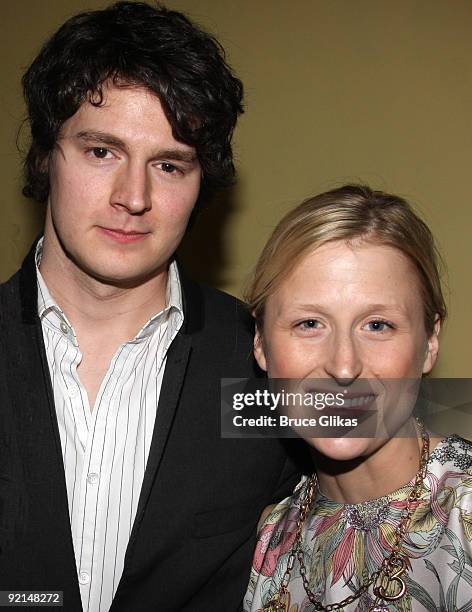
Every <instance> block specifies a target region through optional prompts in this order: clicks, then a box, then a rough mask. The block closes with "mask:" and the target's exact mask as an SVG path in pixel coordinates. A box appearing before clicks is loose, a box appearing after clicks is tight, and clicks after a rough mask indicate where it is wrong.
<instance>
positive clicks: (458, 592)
mask: <svg viewBox="0 0 472 612" xmlns="http://www.w3.org/2000/svg"><path fill="white" fill-rule="evenodd" d="M288 262H289V263H288ZM247 298H248V302H249V304H250V306H251V308H252V311H253V313H254V316H255V319H256V337H255V342H254V352H255V356H256V359H257V361H258V363H259V365H260V366H261V367H262V368H263V369H264V370H266V371H267V372H268V375H269V377H271V378H285V379H288V378H290V379H298V380H299V381H301V383H300V384H302V386H303V383H304V381H308V380H310V379H317V380H318V381H319V380H320V379H322V382H323V381H324V384H325V385H329V386H330V389H331V390H333V389H336V388H337V389H338V390H342V391H343V392H347V397H348V398H349V397H351V403H350V404H348V406H351V407H352V406H356V407H357V412H356V411H353V413H357V414H358V413H359V412H362V410H359V406H365V405H368V404H369V403H372V402H373V403H375V407H376V410H377V411H378V417H379V418H378V420H379V421H381V422H382V423H383V425H384V426H385V427H384V429H383V431H384V432H385V431H389V432H392V431H394V432H395V435H391V434H389V435H386V434H385V433H384V434H382V435H380V434H379V435H376V436H375V437H372V436H371V437H367V436H364V437H356V438H355V437H349V436H343V437H332V438H329V437H316V438H313V437H311V438H309V437H308V433H307V434H306V435H305V434H304V430H303V428H301V429H300V430H299V432H298V433H300V435H302V436H303V437H304V438H305V440H306V441H307V442H308V444H309V445H310V447H311V452H312V456H313V464H314V469H315V471H314V474H313V475H312V476H311V477H309V478H303V479H302V481H301V483H300V484H299V485H298V486H297V488H296V489H295V491H294V493H293V495H292V496H291V497H290V498H288V499H286V500H284V501H283V502H281V503H280V504H278V505H277V506H275V507H272V508H269V509H266V512H265V513H264V514H263V517H262V518H261V524H260V530H259V540H258V543H257V547H256V552H255V556H254V561H253V568H252V573H251V578H250V583H249V587H248V591H247V594H246V597H245V604H244V605H245V607H244V609H245V610H246V611H252V612H255V611H257V610H272V611H276V610H287V611H289V612H303V611H311V610H345V611H349V612H351V611H354V610H356V611H359V612H360V611H368V610H370V611H377V612H379V611H387V610H402V611H407V610H414V611H417V610H418V611H419V610H422V611H424V610H428V611H433V610H441V611H446V610H447V611H449V612H452V611H453V610H454V611H456V610H462V611H463V612H465V611H466V610H472V604H471V603H470V601H471V599H472V545H471V540H472V445H471V444H470V443H469V442H467V441H465V440H463V439H461V438H459V437H458V436H450V437H448V438H446V439H444V440H441V439H440V438H435V437H433V436H430V435H429V434H428V432H427V431H426V430H425V428H424V427H423V426H422V424H421V423H419V422H416V421H415V419H414V418H413V417H412V408H413V404H414V401H413V402H412V401H407V400H405V397H407V395H408V394H404V395H402V390H403V391H404V390H405V389H406V388H408V389H410V390H411V382H409V381H415V380H416V381H418V380H419V379H421V377H422V375H423V374H427V373H428V372H430V371H431V369H432V367H433V366H434V363H435V361H436V358H437V354H438V335H439V330H440V326H441V323H442V322H443V321H444V319H445V316H446V307H445V303H444V298H443V295H442V292H441V284H440V279H439V274H438V258H437V255H436V249H435V246H434V242H433V238H432V236H431V233H430V231H429V229H428V228H427V227H426V225H425V224H424V223H423V222H422V221H421V220H420V219H419V218H418V217H417V216H416V215H415V213H414V212H413V211H412V209H411V208H410V206H409V205H408V204H407V203H406V202H405V201H404V200H402V199H401V198H398V197H395V196H392V195H389V194H385V193H382V192H378V191H372V190H370V189H369V188H368V187H364V186H351V185H348V186H345V187H342V188H340V189H336V190H333V191H330V192H327V193H324V194H321V195H319V196H317V197H315V198H312V199H310V200H307V201H306V202H304V203H303V204H302V205H300V206H299V207H298V208H296V209H295V210H293V211H292V212H290V213H289V214H288V215H287V216H286V217H285V218H284V219H283V220H282V221H281V222H280V224H279V225H278V227H277V228H276V230H275V231H274V233H273V235H272V237H271V238H270V239H269V242H268V243H267V245H266V246H265V248H264V250H263V252H262V255H261V257H260V259H259V262H258V264H257V267H256V270H255V274H254V278H253V280H252V283H251V285H250V287H249V290H248V294H247ZM394 379H409V381H406V380H405V381H404V382H405V385H404V386H403V387H402V386H401V385H399V384H398V381H397V383H396V384H395V381H394ZM389 381H391V382H390V383H389ZM367 383H368V384H367ZM318 384H319V383H318ZM366 385H367V386H368V388H369V389H370V391H364V392H362V391H361V392H360V393H359V392H358V391H357V390H358V389H365V388H366ZM372 389H373V391H372ZM376 389H377V390H376ZM378 389H382V390H383V391H382V392H379V391H378ZM362 393H363V394H364V395H362ZM382 393H383V395H382ZM352 398H354V399H352ZM347 412H349V410H347ZM344 414H346V409H345V410H344ZM311 435H313V434H311ZM337 435H338V436H339V434H337Z"/></svg>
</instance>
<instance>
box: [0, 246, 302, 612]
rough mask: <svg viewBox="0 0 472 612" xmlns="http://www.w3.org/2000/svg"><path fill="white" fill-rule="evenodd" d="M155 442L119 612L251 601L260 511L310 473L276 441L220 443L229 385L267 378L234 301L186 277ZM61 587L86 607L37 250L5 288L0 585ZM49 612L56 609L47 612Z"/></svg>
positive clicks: (116, 604) (73, 606)
mask: <svg viewBox="0 0 472 612" xmlns="http://www.w3.org/2000/svg"><path fill="white" fill-rule="evenodd" d="M181 278H182V289H183V295H184V312H185V323H184V326H183V328H182V329H181V330H180V332H179V333H178V334H177V336H176V338H175V339H174V342H173V343H172V345H171V347H170V350H169V353H168V357H167V365H166V369H165V374H164V380H163V384H162V390H161V395H160V399H159V405H158V409H157V416H156V423H155V429H154V435H153V439H152V444H151V449H150V453H149V459H148V464H147V468H146V473H145V476H144V481H143V485H142V490H141V496H140V499H139V505H138V510H137V515H136V519H135V522H134V526H133V530H132V533H131V537H130V541H129V544H128V548H127V552H126V557H125V565H124V571H123V575H122V578H121V581H120V583H119V586H118V590H117V592H116V595H115V598H114V601H113V604H112V606H111V609H110V610H111V612H141V611H143V612H144V611H150V612H151V611H152V612H167V611H168V612H171V611H172V612H180V611H192V612H198V611H200V610H201V611H202V612H203V610H205V612H207V611H208V610H214V611H221V612H230V611H232V610H238V609H240V606H241V601H242V597H243V595H244V592H245V588H246V584H247V580H248V576H249V570H250V563H251V558H252V553H253V547H254V544H255V529H256V524H257V520H258V517H259V514H260V512H261V510H262V509H263V508H264V507H265V506H266V505H267V504H269V503H271V502H272V501H274V500H276V499H277V498H281V497H284V496H285V495H288V494H289V493H290V492H291V490H292V489H293V486H294V484H295V483H296V481H297V480H298V478H299V471H298V469H297V468H295V464H294V463H293V460H292V458H289V456H288V455H287V452H286V451H287V449H286V446H285V445H284V444H283V443H282V442H281V441H279V440H275V439H272V440H271V439H252V440H251V439H248V440H243V439H222V438H221V437H220V431H219V423H220V404H219V402H220V400H219V385H220V378H222V377H232V378H244V377H254V376H256V375H257V374H256V371H255V366H254V360H253V358H252V324H251V321H250V317H249V316H248V314H247V312H246V311H245V309H244V306H243V305H242V304H241V303H240V302H239V301H237V300H236V299H234V298H232V297H230V296H228V295H226V294H223V293H221V292H219V291H216V290H214V289H210V288H204V287H202V286H199V285H197V284H195V283H193V282H192V281H190V280H189V279H187V278H185V276H184V274H183V273H181ZM7 589H23V590H35V589H37V590H48V589H49V590H52V589H54V590H61V591H63V592H64V608H63V609H64V610H65V611H66V612H79V611H81V610H82V607H81V602H80V594H79V587H78V581H77V570H76V566H75V559H74V551H73V545H72V538H71V532H70V523H69V514H68V505H67V491H66V484H65V478H64V469H63V463H62V453H61V443H60V439H59V432H58V427H57V421H56V413H55V409H54V404H53V393H52V387H51V381H50V376H49V371H48V366H47V361H46V356H45V350H44V344H43V337H42V330H41V324H40V321H39V319H38V316H37V291H36V273H35V267H34V257H33V250H32V251H31V252H30V254H29V255H28V257H27V258H26V260H25V262H24V264H23V266H22V268H21V270H20V272H18V273H17V274H16V275H15V276H13V277H12V278H11V279H10V280H9V281H8V282H7V283H5V284H4V285H1V286H0V590H7ZM47 609H51V610H52V608H47Z"/></svg>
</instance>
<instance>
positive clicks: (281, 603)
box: [257, 589, 290, 612]
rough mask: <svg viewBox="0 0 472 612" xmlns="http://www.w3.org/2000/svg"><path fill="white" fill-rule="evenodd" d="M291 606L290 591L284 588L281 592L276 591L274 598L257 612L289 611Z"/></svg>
mask: <svg viewBox="0 0 472 612" xmlns="http://www.w3.org/2000/svg"><path fill="white" fill-rule="evenodd" d="M289 608H290V593H289V592H288V591H287V590H286V589H284V590H283V591H282V592H280V593H276V594H275V595H274V596H273V597H272V599H271V600H270V601H269V602H268V603H266V605H265V606H264V607H263V608H260V609H259V610H257V612H289Z"/></svg>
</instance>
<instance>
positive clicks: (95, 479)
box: [87, 472, 98, 484]
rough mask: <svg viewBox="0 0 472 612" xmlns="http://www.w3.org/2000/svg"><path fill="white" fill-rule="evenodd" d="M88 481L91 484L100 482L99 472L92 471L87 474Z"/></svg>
mask: <svg viewBox="0 0 472 612" xmlns="http://www.w3.org/2000/svg"><path fill="white" fill-rule="evenodd" d="M87 482H88V483H89V484H96V483H97V482H98V474H97V473H96V472H90V474H88V475H87Z"/></svg>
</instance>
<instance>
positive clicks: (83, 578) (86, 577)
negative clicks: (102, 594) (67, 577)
mask: <svg viewBox="0 0 472 612" xmlns="http://www.w3.org/2000/svg"><path fill="white" fill-rule="evenodd" d="M79 582H80V584H88V583H89V582H90V576H89V575H88V574H87V572H80V574H79Z"/></svg>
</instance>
